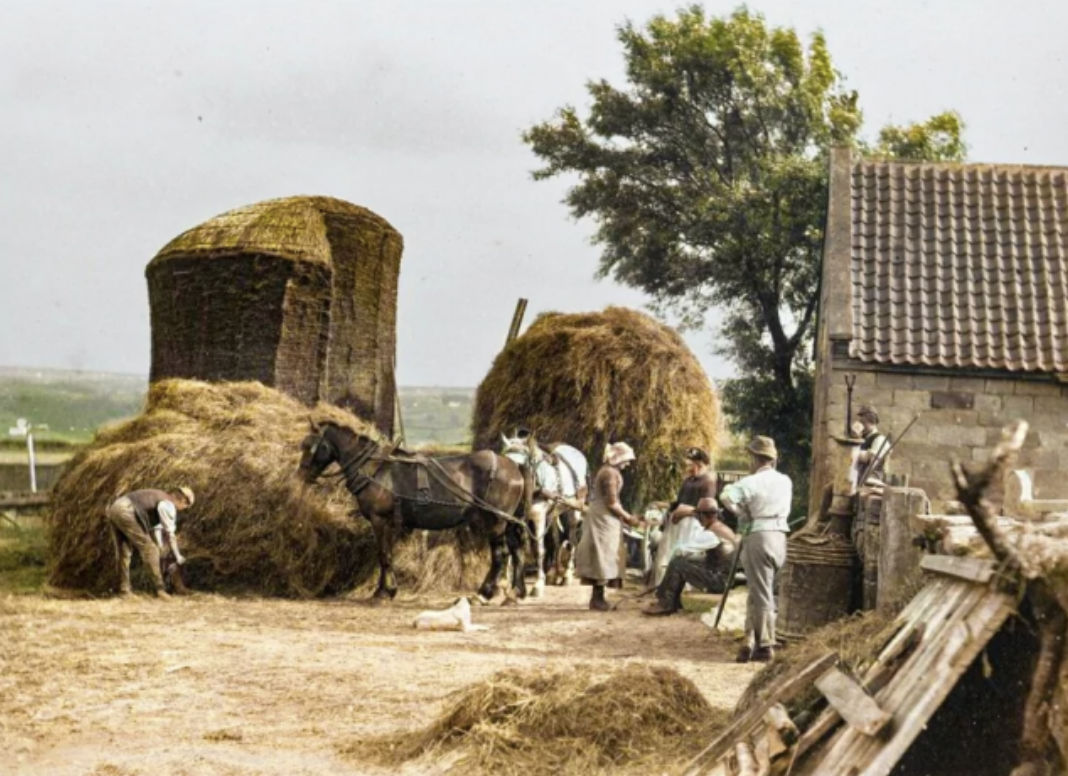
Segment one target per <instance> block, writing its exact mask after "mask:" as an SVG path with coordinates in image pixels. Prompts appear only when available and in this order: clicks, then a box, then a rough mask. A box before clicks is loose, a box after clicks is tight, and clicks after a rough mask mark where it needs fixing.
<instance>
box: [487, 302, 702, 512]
mask: <svg viewBox="0 0 1068 776" xmlns="http://www.w3.org/2000/svg"><path fill="white" fill-rule="evenodd" d="M473 426H474V428H473V432H474V439H475V446H476V447H496V446H498V445H499V443H500V435H501V434H502V433H508V434H510V433H511V432H512V429H514V428H515V427H516V426H527V427H529V428H531V429H533V430H534V431H535V433H537V435H538V437H539V439H541V440H543V441H546V442H550V441H552V442H557V441H559V442H566V443H567V444H569V445H573V446H575V447H577V448H579V449H580V450H582V451H583V452H584V453H585V454H586V456H587V458H588V459H589V460H590V463H591V465H592V466H598V465H600V463H601V459H602V454H603V451H604V446H605V445H606V444H607V443H609V442H614V441H626V442H628V443H629V444H630V445H632V446H633V447H634V450H635V452H636V453H637V456H638V462H637V465H636V468H635V469H634V471H633V474H629V473H628V476H627V478H626V479H627V480H628V482H627V484H626V487H625V489H624V493H623V496H624V499H625V500H626V501H627V503H629V504H632V505H634V506H635V508H637V507H639V506H640V505H642V504H645V503H647V502H649V501H653V500H657V499H663V498H666V497H668V496H669V494H673V493H674V492H675V490H676V489H677V488H678V484H679V481H680V479H681V477H682V470H681V465H680V463H679V461H680V459H681V457H682V451H683V450H684V449H685V448H686V447H689V446H692V445H697V446H699V447H703V448H705V449H707V450H708V451H709V452H710V453H711V454H712V455H713V458H714V456H715V453H716V451H717V449H718V447H719V437H720V431H721V417H720V409H719V401H718V399H717V397H716V393H715V391H714V390H713V388H712V385H711V383H710V382H709V380H708V377H707V376H706V375H705V373H704V370H703V369H702V368H701V365H700V364H699V363H698V361H697V359H696V358H695V357H694V355H693V353H692V352H691V351H690V349H689V348H688V347H687V346H686V344H685V342H683V340H682V338H681V337H680V336H679V335H678V333H676V332H675V331H674V330H673V329H671V328H670V327H668V326H666V325H664V324H662V323H660V322H658V321H656V320H654V319H653V318H651V317H650V316H648V315H645V314H643V313H640V312H637V311H635V310H629V309H626V308H623V307H608V308H607V309H605V310H604V311H603V312H595V313H577V314H562V313H545V314H543V315H541V316H539V317H538V319H537V320H536V321H535V322H534V323H533V324H532V325H531V326H530V328H529V329H528V330H527V331H526V332H524V333H523V335H522V336H521V337H519V338H517V339H515V340H513V341H512V342H511V343H510V344H509V345H508V346H507V347H506V348H505V349H504V350H503V351H502V352H501V353H500V355H498V356H497V358H496V360H495V361H494V362H493V366H492V367H491V368H490V371H489V373H488V374H487V375H486V377H485V379H483V381H482V383H481V384H480V385H479V387H478V391H477V394H476V397H475V408H474V418H473Z"/></svg>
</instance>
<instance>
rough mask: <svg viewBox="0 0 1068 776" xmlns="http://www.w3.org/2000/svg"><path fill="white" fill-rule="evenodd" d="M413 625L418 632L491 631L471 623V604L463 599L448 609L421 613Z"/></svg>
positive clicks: (483, 626)
mask: <svg viewBox="0 0 1068 776" xmlns="http://www.w3.org/2000/svg"><path fill="white" fill-rule="evenodd" d="M412 625H414V626H415V628H416V630H434V631H463V632H464V633H468V632H470V631H484V630H489V628H488V627H487V626H485V625H473V624H472V623H471V602H470V601H468V600H467V599H466V598H461V599H460V600H458V601H457V602H456V603H454V604H453V605H452V606H450V607H449V608H448V609H443V610H441V611H434V610H433V609H431V610H428V611H425V612H420V613H419V615H418V616H417V617H416V618H415V622H413V623H412Z"/></svg>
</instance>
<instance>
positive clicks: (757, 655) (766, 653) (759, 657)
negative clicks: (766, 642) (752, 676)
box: [753, 647, 775, 663]
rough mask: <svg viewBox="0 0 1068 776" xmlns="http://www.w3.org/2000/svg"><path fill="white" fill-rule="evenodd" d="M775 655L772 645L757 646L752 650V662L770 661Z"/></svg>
mask: <svg viewBox="0 0 1068 776" xmlns="http://www.w3.org/2000/svg"><path fill="white" fill-rule="evenodd" d="M774 657H775V648H774V647H758V648H757V649H755V650H753V662H754V663H770V662H771V661H772V659H773V658H774Z"/></svg>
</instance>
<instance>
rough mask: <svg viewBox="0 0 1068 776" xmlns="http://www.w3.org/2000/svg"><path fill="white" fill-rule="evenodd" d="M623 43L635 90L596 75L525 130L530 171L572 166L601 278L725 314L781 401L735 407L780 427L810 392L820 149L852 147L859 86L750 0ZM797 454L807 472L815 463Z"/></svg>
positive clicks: (681, 18)
mask: <svg viewBox="0 0 1068 776" xmlns="http://www.w3.org/2000/svg"><path fill="white" fill-rule="evenodd" d="M619 40H620V42H621V43H622V45H623V48H624V53H625V57H626V61H627V77H628V81H629V86H628V88H627V89H625V90H620V89H616V88H615V87H613V86H611V85H610V84H608V83H607V82H606V81H603V80H602V81H597V82H591V83H590V84H589V85H588V89H589V92H590V96H591V97H592V99H593V106H592V109H591V112H590V116H589V118H588V119H586V120H585V121H584V120H582V119H580V117H579V115H578V112H577V111H576V109H575V108H573V107H565V108H563V109H562V110H560V111H559V112H558V114H557V116H556V117H555V118H554V119H553V120H551V121H549V122H546V123H543V124H539V125H537V126H534V127H532V128H531V129H530V130H528V131H527V132H526V133H525V135H524V139H525V140H526V142H528V143H529V144H530V146H531V147H532V149H533V150H534V152H535V154H537V155H538V156H539V157H541V158H542V160H543V161H544V162H545V163H546V165H545V167H543V168H542V169H541V170H538V171H537V172H536V173H535V178H537V179H542V178H547V177H551V176H554V175H558V174H561V173H565V172H577V173H579V175H580V182H579V183H578V184H577V185H576V186H575V187H574V188H572V189H571V190H570V192H569V193H568V195H567V204H568V205H569V206H570V208H571V211H572V213H573V214H574V215H575V216H576V217H583V216H590V217H593V218H594V219H596V221H597V223H598V229H597V233H596V238H595V239H596V240H597V241H598V242H599V243H600V244H602V245H603V247H604V252H603V254H602V258H601V267H600V274H601V275H602V276H606V275H612V276H614V277H615V278H616V279H617V280H619V281H620V282H623V283H625V284H627V285H631V286H635V287H638V288H641V289H643V290H644V291H646V292H647V293H649V294H650V295H651V296H652V297H653V300H654V303H655V305H656V306H657V307H658V309H660V310H661V311H663V310H666V309H668V308H670V309H672V310H673V311H674V312H675V313H677V314H679V315H680V317H681V318H682V319H683V321H684V323H687V324H690V325H697V324H699V323H700V321H701V320H702V319H703V315H704V313H705V312H706V311H707V310H708V309H709V308H710V307H711V306H713V305H716V306H719V307H720V308H722V309H724V310H725V311H726V313H727V319H726V324H725V326H724V331H723V334H724V337H723V340H722V343H721V347H720V349H721V350H722V352H724V353H726V354H727V355H729V356H731V357H732V358H733V359H734V360H735V361H736V362H737V363H738V365H739V367H740V368H741V371H742V373H743V374H746V375H748V376H749V377H750V379H751V380H756V381H758V382H760V383H761V384H762V385H764V384H768V385H770V387H771V388H772V390H773V392H774V393H777V394H778V396H777V397H776V399H775V401H776V402H778V403H779V404H780V405H781V406H780V408H779V410H777V411H776V412H773V413H772V414H771V415H770V416H760V418H759V419H757V417H756V416H754V415H752V414H749V412H743V411H742V410H743V408H742V407H741V406H738V405H736V404H733V403H731V404H730V405H729V406H730V410H731V413H732V415H733V416H734V417H735V419H736V420H737V419H739V418H745V419H746V422H745V423H744V425H745V426H746V427H748V428H750V429H752V430H759V431H762V432H765V433H770V434H772V435H774V436H778V437H781V436H782V434H781V433H780V432H781V431H782V429H781V428H776V427H772V425H769V424H774V425H777V419H778V418H779V417H780V416H781V415H782V413H783V412H785V413H787V414H789V413H791V412H795V411H797V410H798V409H799V408H800V407H802V406H803V405H804V402H805V399H804V396H803V395H802V394H803V392H799V390H798V385H797V382H796V378H797V374H798V372H799V370H798V369H797V368H796V362H797V360H798V356H799V354H803V352H804V350H805V347H804V345H805V342H806V339H807V338H808V337H809V336H810V333H811V329H812V323H813V319H814V315H815V310H816V293H815V289H816V284H817V279H818V278H817V275H818V266H819V252H820V250H821V241H822V234H821V229H820V226H821V224H822V221H823V216H824V212H825V208H826V195H825V189H826V152H827V149H828V148H830V146H832V145H835V144H843V143H844V144H850V143H853V142H854V138H855V135H856V132H857V130H858V128H859V127H860V123H861V113H860V110H859V108H858V107H857V95H856V93H855V92H847V91H845V90H844V89H843V88H842V86H841V81H840V78H839V76H838V75H837V73H836V72H835V71H834V68H833V66H832V63H831V58H830V54H829V52H828V50H827V46H826V42H825V41H824V39H823V36H822V35H820V34H816V35H814V36H813V37H812V39H811V41H810V42H809V43H808V46H807V47H806V46H805V45H804V44H803V43H802V41H801V40H800V39H799V37H798V36H797V34H796V33H795V32H794V31H793V30H790V29H786V28H773V27H769V26H768V25H767V24H766V23H765V21H764V19H763V17H761V16H759V15H756V14H753V13H750V12H749V11H748V10H746V9H744V8H742V9H739V10H737V11H735V12H734V13H733V14H732V15H730V16H729V17H726V18H712V19H709V18H706V17H705V15H704V12H703V11H702V10H701V9H700V8H699V7H697V6H693V7H691V8H688V9H683V10H681V11H679V12H678V18H677V19H674V20H671V19H668V18H666V17H664V16H657V17H655V18H654V19H652V21H650V22H649V23H648V24H647V25H645V27H644V28H638V27H635V26H634V25H633V24H630V23H627V24H625V25H623V26H622V27H620V29H619ZM744 392H745V391H744V389H743V387H742V385H739V386H738V387H737V388H735V389H733V390H730V391H728V396H732V395H733V396H735V397H739V398H740V397H741V396H742V394H744ZM728 401H730V399H728ZM750 409H754V408H752V407H750ZM754 420H756V423H753V422H752V421H754ZM783 443H784V444H783V447H784V449H785V450H786V451H789V445H788V443H787V442H786V440H785V439H784V440H783ZM806 444H807V443H806ZM794 452H795V454H794V455H791V456H790V457H791V458H792V459H793V460H794V461H797V462H798V464H799V466H798V468H797V469H795V471H800V470H801V468H803V466H807V459H806V456H805V453H804V450H796V451H794ZM802 459H805V463H804V464H803V465H801V463H800V462H801V460H802Z"/></svg>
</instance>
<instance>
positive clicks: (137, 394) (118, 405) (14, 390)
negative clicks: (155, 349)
mask: <svg viewBox="0 0 1068 776" xmlns="http://www.w3.org/2000/svg"><path fill="white" fill-rule="evenodd" d="M147 386H148V381H147V380H146V379H144V378H141V377H133V376H130V375H113V374H102V373H99V372H66V371H61V370H49V369H13V368H8V367H0V433H2V434H3V438H4V439H5V440H10V441H8V442H7V444H5V445H4V447H10V446H11V443H12V442H14V444H15V445H21V444H22V442H21V441H15V440H11V439H10V437H9V436H8V428H10V427H11V426H14V425H15V421H16V420H17V419H18V418H26V419H28V420H29V421H30V422H31V423H33V424H34V425H41V424H47V426H48V430H47V431H43V430H42V431H40V432H38V434H36V437H37V440H38V442H39V443H40V445H41V446H43V447H47V445H48V442H49V441H59V442H71V443H74V444H79V443H84V442H87V441H89V440H90V439H91V438H92V436H93V433H94V432H95V431H96V429H97V428H99V427H100V426H102V425H104V424H105V423H110V422H112V421H115V420H120V419H122V418H129V417H133V416H134V415H137V414H138V413H139V412H141V407H142V405H143V404H144V400H145V391H146V389H147Z"/></svg>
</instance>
